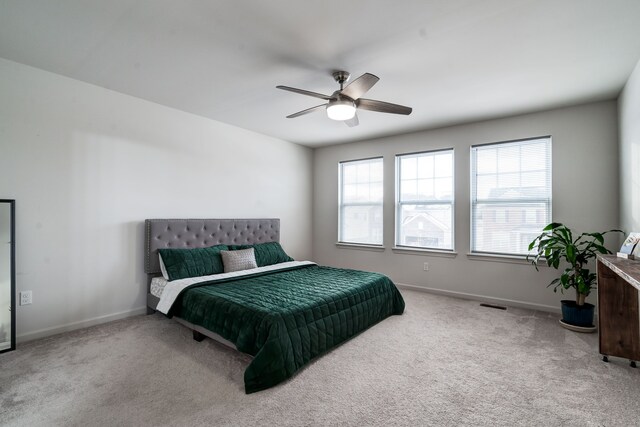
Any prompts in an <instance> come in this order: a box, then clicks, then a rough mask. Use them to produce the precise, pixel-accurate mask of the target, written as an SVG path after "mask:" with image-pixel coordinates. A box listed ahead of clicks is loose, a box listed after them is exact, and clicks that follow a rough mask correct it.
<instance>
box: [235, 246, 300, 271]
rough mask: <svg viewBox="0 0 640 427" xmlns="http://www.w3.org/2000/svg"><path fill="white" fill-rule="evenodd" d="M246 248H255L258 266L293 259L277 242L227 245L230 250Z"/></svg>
mask: <svg viewBox="0 0 640 427" xmlns="http://www.w3.org/2000/svg"><path fill="white" fill-rule="evenodd" d="M248 248H253V249H254V250H255V254H256V263H257V264H258V267H264V266H265V265H273V264H280V263H281V262H289V261H293V258H291V257H290V256H289V255H287V253H286V252H285V251H284V249H282V246H280V243H278V242H267V243H258V244H257V245H229V249H231V250H232V251H237V250H242V249H248Z"/></svg>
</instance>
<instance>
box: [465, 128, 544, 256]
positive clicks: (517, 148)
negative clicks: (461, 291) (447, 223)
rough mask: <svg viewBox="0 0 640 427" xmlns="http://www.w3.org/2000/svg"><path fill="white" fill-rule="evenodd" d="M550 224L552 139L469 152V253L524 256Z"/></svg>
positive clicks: (473, 149)
mask: <svg viewBox="0 0 640 427" xmlns="http://www.w3.org/2000/svg"><path fill="white" fill-rule="evenodd" d="M550 222H551V137H542V138H535V139H527V140H522V141H512V142H503V143H496V144H486V145H476V146H473V147H471V251H472V252H480V253H489V254H491V253H493V254H506V255H526V254H527V253H528V252H529V251H528V246H529V243H530V242H531V241H532V240H533V239H534V238H535V237H536V236H537V235H538V234H540V233H541V232H542V229H543V228H544V227H545V226H546V225H547V224H548V223H550Z"/></svg>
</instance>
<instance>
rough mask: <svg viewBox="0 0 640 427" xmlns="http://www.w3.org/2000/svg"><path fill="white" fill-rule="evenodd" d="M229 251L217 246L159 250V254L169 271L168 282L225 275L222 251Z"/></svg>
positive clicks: (222, 246)
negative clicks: (221, 256)
mask: <svg viewBox="0 0 640 427" xmlns="http://www.w3.org/2000/svg"><path fill="white" fill-rule="evenodd" d="M227 249H229V247H228V246H227V245H216V246H211V247H208V248H194V249H158V252H159V253H160V256H161V257H162V262H163V263H164V267H165V270H166V271H167V276H168V278H167V280H178V279H184V278H187V277H199V276H209V275H211V274H219V273H223V272H224V266H223V264H222V259H221V258H220V251H224V250H227Z"/></svg>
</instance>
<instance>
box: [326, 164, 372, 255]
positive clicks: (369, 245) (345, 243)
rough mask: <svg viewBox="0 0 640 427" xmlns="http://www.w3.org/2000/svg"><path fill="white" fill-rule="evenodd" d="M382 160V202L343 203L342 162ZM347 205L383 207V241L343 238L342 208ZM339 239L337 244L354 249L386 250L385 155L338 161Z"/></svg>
mask: <svg viewBox="0 0 640 427" xmlns="http://www.w3.org/2000/svg"><path fill="white" fill-rule="evenodd" d="M378 159H379V160H382V191H383V196H382V201H380V203H343V202H342V164H344V163H352V162H362V161H366V160H378ZM345 206H380V207H381V208H382V243H380V244H375V243H360V242H350V241H347V240H341V237H342V236H341V234H342V210H343V208H344V207H345ZM337 231H338V240H337V242H336V245H338V246H341V247H345V248H354V249H362V248H369V249H382V250H384V157H383V156H376V157H365V158H362V159H351V160H341V161H339V162H338V230H337Z"/></svg>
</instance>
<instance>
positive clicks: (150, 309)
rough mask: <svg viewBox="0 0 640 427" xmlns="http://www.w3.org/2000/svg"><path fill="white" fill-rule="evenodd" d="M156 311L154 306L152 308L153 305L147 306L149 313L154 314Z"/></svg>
mask: <svg viewBox="0 0 640 427" xmlns="http://www.w3.org/2000/svg"><path fill="white" fill-rule="evenodd" d="M155 312H156V311H155V310H154V309H153V308H151V307H147V314H153V313H155Z"/></svg>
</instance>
